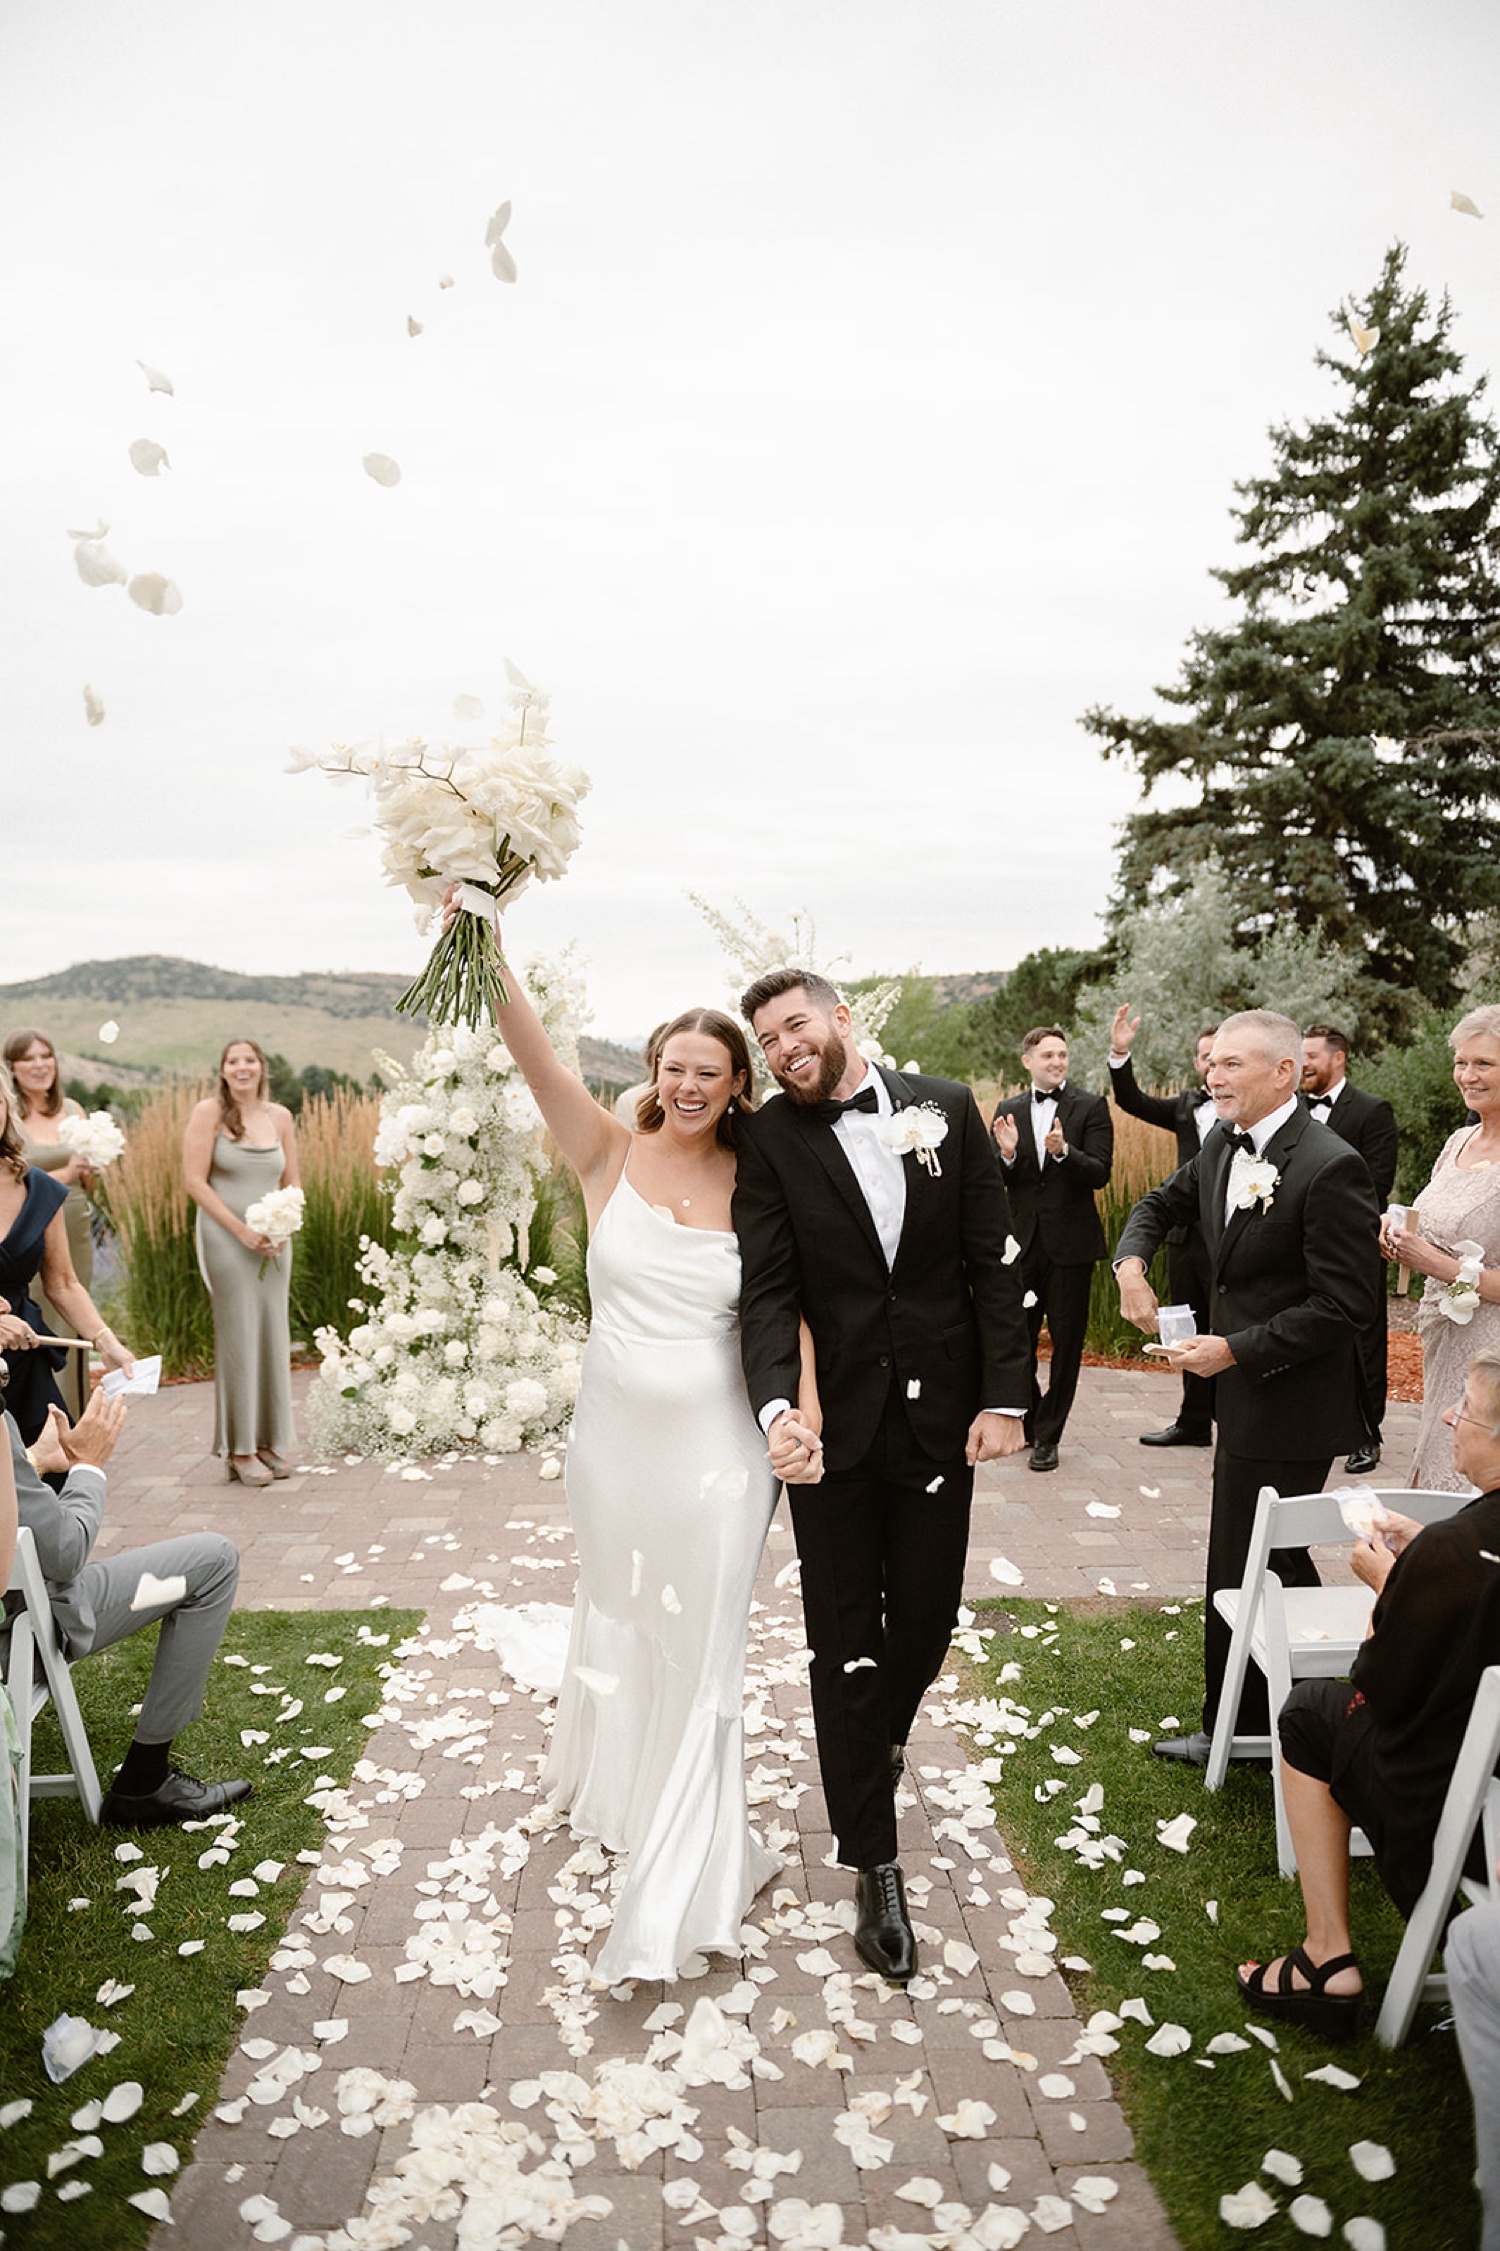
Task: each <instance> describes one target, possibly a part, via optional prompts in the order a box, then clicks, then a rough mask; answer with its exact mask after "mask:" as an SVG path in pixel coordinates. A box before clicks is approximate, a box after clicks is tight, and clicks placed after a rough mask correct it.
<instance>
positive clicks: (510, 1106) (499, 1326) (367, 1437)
mask: <svg viewBox="0 0 1500 2251" xmlns="http://www.w3.org/2000/svg"><path fill="white" fill-rule="evenodd" d="M523 974H524V977H525V981H526V986H527V989H528V991H529V992H530V994H531V996H532V998H533V1000H534V1001H535V1003H536V1006H537V1009H538V1011H539V1013H540V1014H541V1016H542V1019H543V1022H544V1023H545V1024H546V1025H547V1028H548V1031H549V1032H550V1034H551V1036H552V1039H553V1042H554V1044H555V1045H556V1046H557V1047H558V1050H559V1052H560V1053H561V1054H562V1055H563V1056H564V1058H565V1059H566V1060H567V1061H569V1062H570V1063H571V1062H574V1061H576V1056H577V1025H578V1023H579V1021H580V1019H581V1017H582V1014H583V994H582V987H581V983H580V981H579V979H578V976H577V973H576V971H575V969H574V968H573V965H572V964H571V963H570V962H568V961H566V960H565V961H563V962H561V963H557V962H545V961H543V962H536V961H533V962H530V963H528V964H527V966H526V968H525V970H524V972H523ZM379 1060H380V1064H381V1069H382V1075H383V1076H384V1077H385V1078H386V1080H387V1082H388V1084H389V1088H390V1091H389V1092H388V1093H387V1095H386V1097H385V1100H384V1102H383V1104H382V1109H381V1122H380V1129H379V1133H378V1135H377V1137H376V1161H377V1163H379V1164H380V1165H381V1166H382V1167H383V1168H384V1169H385V1170H386V1171H387V1173H388V1174H389V1175H391V1176H393V1196H392V1218H393V1220H394V1224H395V1230H396V1245H395V1248H394V1249H393V1250H391V1251H386V1250H383V1249H381V1248H380V1246H379V1245H377V1244H374V1243H370V1242H368V1241H367V1242H366V1243H365V1244H364V1245H363V1249H362V1256H361V1259H360V1264H359V1274H360V1279H361V1282H362V1283H363V1284H364V1294H363V1295H362V1297H361V1298H360V1299H359V1300H357V1301H356V1302H355V1303H354V1304H353V1305H352V1306H351V1311H352V1312H353V1313H355V1314H357V1315H358V1316H359V1318H358V1320H357V1322H356V1324H355V1326H353V1327H352V1328H351V1329H350V1331H349V1334H348V1337H347V1339H342V1338H340V1337H339V1335H338V1334H337V1332H336V1331H335V1330H333V1329H322V1330H320V1331H319V1332H318V1337H317V1344H318V1349H319V1351H320V1352H321V1354H322V1356H323V1366H322V1369H321V1372H320V1373H319V1376H318V1378H317V1381H316V1382H315V1383H314V1385H313V1388H312V1392H311V1395H310V1399H311V1413H312V1419H313V1427H314V1430H315V1432H316V1434H317V1436H318V1439H319V1442H320V1443H321V1444H322V1446H323V1447H324V1448H325V1449H326V1450H328V1451H330V1452H333V1451H337V1452H350V1453H366V1454H376V1455H379V1454H387V1455H410V1454H416V1453H440V1452H445V1451H447V1450H449V1449H450V1448H453V1447H455V1446H461V1445H465V1444H468V1445H474V1444H477V1445H478V1446H479V1447H481V1448H482V1449H483V1450H484V1452H485V1453H490V1454H502V1453H505V1454H510V1453H515V1452H516V1451H517V1450H518V1449H519V1448H520V1447H521V1446H523V1445H540V1444H544V1443H555V1442H556V1440H557V1439H558V1437H559V1436H560V1435H561V1434H562V1433H563V1431H564V1430H565V1429H566V1427H567V1424H568V1422H569V1420H570V1418H571V1414H572V1407H573V1400H574V1396H575V1394H576V1391H577V1388H578V1368H579V1357H580V1353H581V1349H582V1342H583V1329H582V1324H581V1323H580V1322H579V1321H578V1320H577V1319H576V1317H575V1316H573V1315H572V1314H570V1313H568V1312H567V1311H566V1310H564V1309H562V1308H561V1307H559V1306H557V1305H555V1304H554V1303H553V1302H552V1301H551V1288H552V1284H553V1281H554V1279H555V1278H554V1276H553V1275H552V1273H551V1271H550V1269H548V1268H545V1267H544V1268H541V1269H539V1270H537V1271H535V1272H533V1273H532V1274H531V1275H530V1276H529V1278H528V1276H527V1274H526V1273H525V1271H524V1268H525V1265H526V1245H527V1236H528V1230H529V1225H530V1220H531V1214H532V1212H533V1210H534V1208H535V1204H536V1191H537V1181H538V1179H539V1178H540V1176H541V1175H542V1174H543V1173H544V1172H545V1170H546V1168H547V1163H548V1160H547V1157H546V1154H545V1152H544V1150H543V1147H542V1142H541V1134H540V1123H541V1121H540V1117H539V1114H538V1112H537V1109H536V1105H535V1103H534V1102H533V1101H532V1098H531V1094H530V1091H529V1089H528V1088H527V1086H526V1083H525V1081H524V1080H523V1079H522V1078H521V1076H520V1074H519V1073H518V1072H517V1070H516V1068H515V1065H514V1063H513V1062H512V1060H511V1058H510V1056H509V1054H508V1053H507V1052H506V1050H505V1048H504V1047H503V1046H501V1045H499V1044H497V1043H496V1041H495V1039H494V1036H493V1034H476V1033H474V1032H472V1031H470V1030H468V1029H467V1027H464V1026H454V1025H444V1026H441V1027H434V1029H433V1030H432V1032H431V1033H430V1034H429V1036H428V1038H427V1041H426V1042H425V1044H424V1045H423V1047H422V1048H421V1049H419V1051H418V1053H417V1054H416V1055H415V1056H414V1057H413V1059H412V1062H411V1065H410V1067H409V1068H408V1069H405V1070H403V1069H402V1068H401V1066H400V1065H399V1064H396V1063H393V1062H392V1061H391V1060H390V1058H389V1057H381V1058H380V1059H379ZM460 1147H461V1152H462V1153H461V1157H460V1162H461V1164H462V1166H463V1168H464V1170H463V1172H462V1173H460V1172H458V1171H455V1170H454V1169H453V1167H452V1164H451V1163H449V1164H445V1163H444V1162H443V1159H444V1157H445V1156H450V1157H451V1156H453V1155H457V1154H458V1153H459V1148H460ZM481 1370H482V1379H481V1377H480V1371H481Z"/></svg>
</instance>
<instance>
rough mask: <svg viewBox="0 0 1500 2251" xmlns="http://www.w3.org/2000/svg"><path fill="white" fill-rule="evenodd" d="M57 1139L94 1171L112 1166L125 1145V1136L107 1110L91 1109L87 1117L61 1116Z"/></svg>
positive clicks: (101, 1170)
mask: <svg viewBox="0 0 1500 2251" xmlns="http://www.w3.org/2000/svg"><path fill="white" fill-rule="evenodd" d="M57 1138H58V1140H59V1141H60V1142H61V1143H62V1145H63V1147H64V1148H65V1149H71V1150H72V1151H73V1154H74V1155H75V1156H77V1157H82V1158H83V1160H84V1162H85V1163H86V1164H88V1165H90V1166H92V1168H93V1170H94V1171H95V1172H103V1171H104V1170H105V1168H106V1167H107V1166H109V1165H112V1164H113V1163H114V1161H115V1159H116V1157H118V1156H119V1154H120V1152H121V1150H122V1149H123V1148H124V1146H125V1136H124V1134H123V1133H122V1132H121V1131H120V1129H119V1127H118V1126H117V1125H116V1124H115V1121H114V1119H113V1118H112V1117H111V1116H110V1114H109V1112H108V1111H107V1110H90V1112H89V1114H88V1116H87V1117H86V1118H76V1117H74V1116H72V1115H71V1114H69V1115H68V1116H67V1117H65V1118H59V1120H58V1122H57Z"/></svg>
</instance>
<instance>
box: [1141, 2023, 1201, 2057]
mask: <svg viewBox="0 0 1500 2251" xmlns="http://www.w3.org/2000/svg"><path fill="white" fill-rule="evenodd" d="M1192 2044H1193V2035H1192V2034H1191V2032H1189V2030H1188V2028H1187V2026H1186V2025H1185V2024H1163V2025H1159V2026H1158V2027H1157V2029H1156V2031H1155V2032H1153V2033H1152V2035H1151V2037H1150V2039H1149V2040H1148V2041H1147V2042H1146V2051H1147V2053H1148V2055H1153V2056H1182V2055H1186V2053H1187V2051H1188V2049H1189V2048H1190V2047H1191V2046H1192Z"/></svg>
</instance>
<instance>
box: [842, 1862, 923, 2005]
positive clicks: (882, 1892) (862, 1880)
mask: <svg viewBox="0 0 1500 2251" xmlns="http://www.w3.org/2000/svg"><path fill="white" fill-rule="evenodd" d="M854 1907H855V1921H854V1951H855V1953H856V1954H857V1955H858V1956H859V1958H860V1960H861V1961H862V1962H863V1963H864V1964H865V1966H866V1967H867V1968H868V1969H872V1970H875V1971H877V1972H878V1973H879V1975H880V1976H881V1977H887V1978H889V1979H890V1981H891V1983H892V1985H904V1984H905V1983H906V1981H907V1979H908V1978H909V1977H912V1976H914V1975H915V1974H916V1967H917V1941H916V1938H915V1936H914V1935H913V1932H912V1927H911V1919H910V1917H909V1916H908V1914H907V1912H906V1886H905V1884H904V1883H903V1882H902V1880H901V1870H900V1868H899V1867H898V1865H897V1863H896V1862H895V1861H894V1860H882V1861H879V1862H877V1864H876V1865H875V1867H873V1868H861V1870H860V1871H859V1874H858V1875H857V1876H856V1877H855V1879H854Z"/></svg>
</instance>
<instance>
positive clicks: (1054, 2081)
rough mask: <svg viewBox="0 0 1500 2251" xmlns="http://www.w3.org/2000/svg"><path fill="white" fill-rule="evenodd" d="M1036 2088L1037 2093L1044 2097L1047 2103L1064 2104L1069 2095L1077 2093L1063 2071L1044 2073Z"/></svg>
mask: <svg viewBox="0 0 1500 2251" xmlns="http://www.w3.org/2000/svg"><path fill="white" fill-rule="evenodd" d="M1036 2086H1037V2093H1038V2094H1039V2095H1045V2096H1046V2098H1047V2100H1048V2101H1049V2102H1066V2101H1067V2100H1068V2098H1069V2096H1070V2095H1076V2094H1077V2092H1078V2089H1077V2087H1076V2086H1075V2085H1074V2084H1073V2081H1072V2080H1071V2079H1070V2078H1069V2077H1068V2075H1067V2073H1066V2072H1065V2071H1044V2072H1043V2073H1042V2076H1041V2077H1040V2079H1038V2081H1037V2083H1036Z"/></svg>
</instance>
